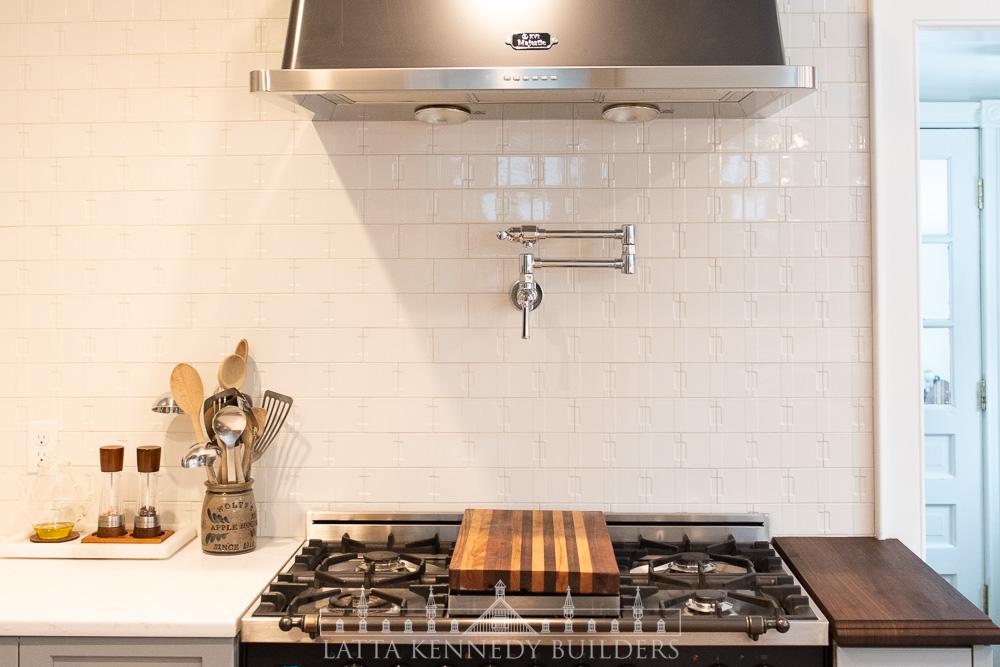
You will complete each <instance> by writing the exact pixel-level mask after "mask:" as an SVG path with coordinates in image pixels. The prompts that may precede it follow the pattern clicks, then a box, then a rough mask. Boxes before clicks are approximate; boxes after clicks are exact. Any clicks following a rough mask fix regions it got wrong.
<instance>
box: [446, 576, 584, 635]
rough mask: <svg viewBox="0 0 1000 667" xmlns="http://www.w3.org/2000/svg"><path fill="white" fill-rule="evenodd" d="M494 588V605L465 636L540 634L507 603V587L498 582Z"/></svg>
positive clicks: (471, 626) (477, 620) (470, 627)
mask: <svg viewBox="0 0 1000 667" xmlns="http://www.w3.org/2000/svg"><path fill="white" fill-rule="evenodd" d="M493 588H494V590H495V591H496V598H495V599H494V600H493V603H492V604H490V606H489V607H487V608H486V611H484V612H483V613H482V614H481V615H480V616H479V618H477V619H476V621H475V622H474V623H473V624H472V625H470V626H469V628H468V629H467V630H466V631H465V633H464V634H467V635H485V634H490V635H494V634H517V635H536V634H538V633H537V632H536V631H535V630H534V628H532V627H531V625H530V624H529V623H528V622H526V621H525V620H524V619H523V618H521V615H520V614H518V613H517V611H515V610H514V608H513V607H511V606H510V603H509V602H507V586H506V585H505V584H504V583H503V582H502V581H498V582H497V583H496V586H494V587H493ZM567 595H568V593H567ZM571 604H572V603H571Z"/></svg>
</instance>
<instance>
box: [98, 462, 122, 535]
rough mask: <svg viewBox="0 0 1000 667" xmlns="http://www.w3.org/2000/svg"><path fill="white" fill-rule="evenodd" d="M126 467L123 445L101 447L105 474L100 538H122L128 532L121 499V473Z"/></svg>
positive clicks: (102, 488)
mask: <svg viewBox="0 0 1000 667" xmlns="http://www.w3.org/2000/svg"><path fill="white" fill-rule="evenodd" d="M124 466H125V448H124V447H122V446H121V445H105V446H103V447H101V472H102V473H104V480H103V484H102V487H101V505H100V512H99V514H98V516H97V536H98V537H121V536H122V535H124V534H125V533H126V532H127V531H126V530H125V514H124V512H123V511H122V497H121V472H122V468H123V467H124Z"/></svg>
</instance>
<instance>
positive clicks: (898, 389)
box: [871, 0, 1000, 556]
mask: <svg viewBox="0 0 1000 667" xmlns="http://www.w3.org/2000/svg"><path fill="white" fill-rule="evenodd" d="M950 26H954V27H963V26H979V27H983V26H997V27H1000V3H997V2H995V0H950V1H949V2H947V3H943V2H941V1H940V0H907V1H906V2H899V0H871V128H872V160H873V163H872V177H873V183H872V185H873V188H872V260H873V261H872V276H873V289H872V300H873V311H874V312H873V317H874V319H873V335H874V351H875V354H874V379H875V387H874V390H875V424H874V431H875V468H876V506H875V526H876V531H877V534H878V536H879V537H880V538H893V537H894V538H898V539H899V540H901V541H902V542H903V543H904V544H906V545H907V546H908V547H909V548H910V549H912V550H913V551H914V552H916V553H917V554H920V555H921V556H922V555H923V554H924V541H925V534H924V489H923V477H924V475H923V469H924V457H923V414H922V412H923V401H922V398H921V395H920V386H921V371H920V366H921V363H920V324H921V322H920V267H919V253H920V229H919V225H918V222H917V215H918V214H917V179H918V169H919V165H920V159H919V155H920V153H919V145H918V143H919V135H918V132H919V127H920V123H919V115H920V109H919V99H918V70H917V57H918V53H917V49H918V46H917V39H916V36H917V31H918V29H920V28H924V27H950ZM993 393H994V394H996V391H994V392H993Z"/></svg>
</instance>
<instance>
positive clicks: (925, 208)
mask: <svg viewBox="0 0 1000 667" xmlns="http://www.w3.org/2000/svg"><path fill="white" fill-rule="evenodd" d="M948 210H949V206H948V160H940V159H923V160H921V161H920V232H921V233H922V234H925V235H932V234H947V233H948V230H949V229H950V225H949V224H948V222H949V219H950V217H951V216H949V215H948Z"/></svg>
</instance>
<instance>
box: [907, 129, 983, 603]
mask: <svg viewBox="0 0 1000 667" xmlns="http://www.w3.org/2000/svg"><path fill="white" fill-rule="evenodd" d="M920 230H921V253H920V261H921V266H920V276H921V285H920V294H921V296H920V300H921V304H920V306H921V316H922V318H923V331H922V336H921V348H922V355H921V356H922V364H923V366H922V367H923V372H924V374H923V396H924V493H925V498H924V501H925V517H926V526H925V528H926V559H927V563H928V564H929V565H930V566H931V567H932V568H934V570H936V571H937V572H938V573H940V574H941V575H942V576H943V577H944V578H945V579H947V580H948V581H949V582H951V583H952V585H954V586H955V587H956V588H957V589H958V590H959V591H960V592H962V593H963V594H964V595H965V596H966V597H968V598H969V599H970V600H972V601H973V602H975V603H976V604H977V605H980V606H982V604H983V585H984V582H985V552H984V549H985V546H984V544H985V540H984V524H983V516H984V511H983V510H984V508H983V413H982V411H981V409H980V381H981V380H982V377H983V370H982V368H983V363H982V303H981V301H980V292H981V290H980V281H981V275H982V272H981V257H980V245H981V244H980V233H981V228H980V209H979V131H978V130H968V129H934V130H921V133H920Z"/></svg>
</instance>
